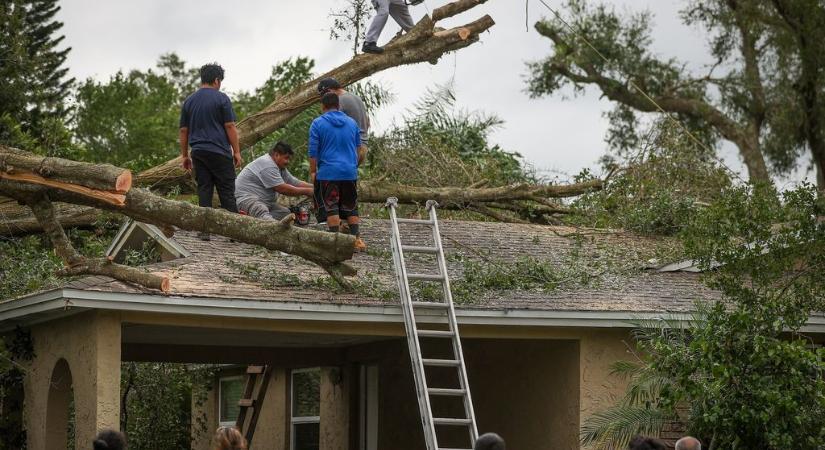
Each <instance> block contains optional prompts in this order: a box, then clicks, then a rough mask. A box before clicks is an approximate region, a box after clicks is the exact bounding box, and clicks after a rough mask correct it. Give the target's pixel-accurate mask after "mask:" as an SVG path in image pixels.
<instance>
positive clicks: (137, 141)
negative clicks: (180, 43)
mask: <svg viewBox="0 0 825 450" xmlns="http://www.w3.org/2000/svg"><path fill="white" fill-rule="evenodd" d="M197 83H198V77H197V69H191V68H187V67H186V64H185V63H184V62H183V61H182V60H181V59H180V58H179V57H178V56H177V55H175V54H168V55H163V56H161V57H160V59H159V60H158V63H157V66H156V68H155V69H148V70H146V71H140V70H132V71H130V72H128V73H124V72H123V71H118V72H117V73H115V74H114V75H112V76H111V77H110V78H109V80H108V81H106V82H97V81H95V80H94V79H92V78H89V79H87V80H86V81H84V82H83V83H81V85H80V86H79V87H78V89H77V94H76V98H77V109H76V113H75V117H74V123H73V128H74V129H73V131H74V135H75V138H76V140H77V142H78V143H79V144H80V145H81V146H82V147H83V149H84V152H85V155H84V157H83V159H85V160H87V161H94V162H107V163H110V164H114V165H118V166H125V167H128V168H130V169H134V170H141V169H145V168H147V167H152V166H153V165H156V164H158V163H160V162H162V161H164V160H166V159H168V158H169V156H171V155H174V154H176V149H177V139H178V119H179V117H180V107H181V102H182V101H183V99H185V98H186V96H188V95H189V94H191V93H192V92H193V91H194V90H195V89H197Z"/></svg>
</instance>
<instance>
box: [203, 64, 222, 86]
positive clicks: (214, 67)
mask: <svg viewBox="0 0 825 450" xmlns="http://www.w3.org/2000/svg"><path fill="white" fill-rule="evenodd" d="M216 79H218V80H221V81H223V67H221V65H220V64H218V63H209V64H204V65H203V66H201V83H204V84H212V83H213V82H214V81H215V80H216Z"/></svg>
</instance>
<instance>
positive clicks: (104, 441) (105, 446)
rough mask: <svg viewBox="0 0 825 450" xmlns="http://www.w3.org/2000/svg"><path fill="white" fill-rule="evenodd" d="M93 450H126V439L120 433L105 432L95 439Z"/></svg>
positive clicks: (113, 431)
mask: <svg viewBox="0 0 825 450" xmlns="http://www.w3.org/2000/svg"><path fill="white" fill-rule="evenodd" d="M92 448H94V450H125V449H126V437H124V436H123V433H121V432H120V431H115V430H103V431H101V432H100V433H98V434H97V437H95V440H94V442H92Z"/></svg>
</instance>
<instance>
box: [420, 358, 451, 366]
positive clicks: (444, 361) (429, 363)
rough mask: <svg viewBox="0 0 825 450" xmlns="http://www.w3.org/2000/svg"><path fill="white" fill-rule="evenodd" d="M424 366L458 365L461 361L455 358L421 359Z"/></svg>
mask: <svg viewBox="0 0 825 450" xmlns="http://www.w3.org/2000/svg"><path fill="white" fill-rule="evenodd" d="M421 362H422V363H424V365H425V366H441V367H458V366H460V365H461V361H458V360H456V359H422V360H421Z"/></svg>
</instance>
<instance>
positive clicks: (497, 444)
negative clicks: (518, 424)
mask: <svg viewBox="0 0 825 450" xmlns="http://www.w3.org/2000/svg"><path fill="white" fill-rule="evenodd" d="M473 450H506V446H505V445H504V439H502V438H501V436H499V435H497V434H495V433H484V434H482V435H481V436H479V437H478V440H477V441H476V445H475V447H474V449H473Z"/></svg>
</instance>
